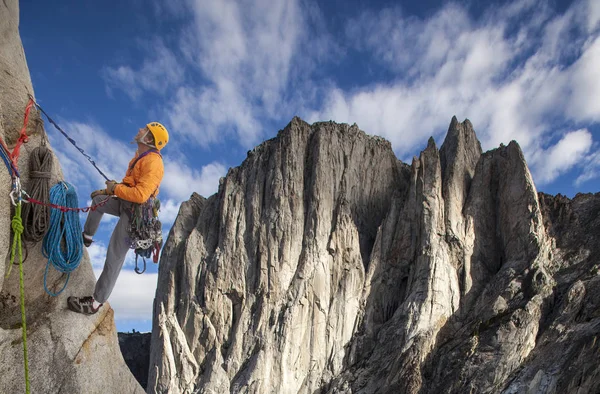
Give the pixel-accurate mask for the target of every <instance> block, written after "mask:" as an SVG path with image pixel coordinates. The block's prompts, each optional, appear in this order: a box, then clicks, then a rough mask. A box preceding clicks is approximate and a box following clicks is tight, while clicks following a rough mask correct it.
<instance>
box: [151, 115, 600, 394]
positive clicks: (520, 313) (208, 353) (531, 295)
mask: <svg viewBox="0 0 600 394" xmlns="http://www.w3.org/2000/svg"><path fill="white" fill-rule="evenodd" d="M599 206H600V195H581V196H578V197H577V198H575V199H574V200H572V201H571V200H569V199H567V198H564V197H562V196H557V197H552V196H547V195H543V194H540V195H539V196H538V193H537V191H536V188H535V185H534V184H533V181H532V178H531V174H530V173H529V170H528V168H527V164H526V162H525V159H524V157H523V154H522V152H521V149H520V148H519V146H518V144H517V143H515V142H511V143H510V144H509V145H508V146H504V145H501V146H500V147H499V148H497V149H494V150H492V151H489V152H485V153H482V151H481V147H480V144H479V141H478V140H477V138H476V135H475V132H474V130H473V126H472V125H471V123H470V122H469V121H468V120H466V121H464V122H462V123H460V122H458V121H457V120H456V118H454V119H452V121H451V124H450V127H449V130H448V134H447V136H446V139H445V141H444V143H443V145H442V147H441V148H440V149H439V150H438V148H437V146H436V144H435V141H434V140H433V139H430V141H429V143H428V146H427V147H426V149H425V150H424V151H423V152H421V154H420V156H419V157H415V158H414V159H413V162H412V164H411V165H410V166H409V165H406V164H404V163H401V162H400V161H398V160H397V159H396V158H395V156H394V154H393V152H392V150H391V147H390V145H389V143H387V142H386V141H384V140H382V139H380V138H378V137H370V136H367V135H366V134H364V133H363V132H362V131H360V130H358V128H357V127H356V126H348V125H344V124H335V123H331V122H327V123H315V124H313V125H308V124H306V123H304V122H303V121H301V120H300V119H298V118H294V119H293V120H292V122H291V123H290V124H289V125H288V126H287V127H286V128H285V129H284V130H282V131H280V133H279V134H278V135H277V137H276V138H274V139H272V140H269V141H266V142H265V143H263V144H261V145H260V146H258V147H256V148H255V149H254V150H252V151H250V152H249V153H248V157H247V159H246V160H245V161H244V162H243V163H242V165H241V166H240V167H237V168H232V169H230V171H229V173H228V174H227V176H226V177H225V178H223V179H222V180H221V184H220V187H219V191H218V193H217V194H215V195H213V196H211V197H210V198H208V199H204V198H202V197H200V196H197V195H194V196H193V197H192V199H191V200H190V201H188V202H186V203H184V204H183V206H182V208H181V210H180V213H179V216H178V219H177V220H176V222H175V226H174V228H173V229H172V231H171V234H170V236H169V239H168V241H167V243H166V248H165V253H164V254H163V257H162V260H161V265H160V268H159V270H160V271H159V284H158V289H157V294H156V299H155V311H154V328H153V330H154V331H153V340H152V350H151V357H150V375H149V384H148V392H149V393H192V392H200V393H224V392H232V393H465V392H467V393H468V392H478V393H479V392H481V393H501V392H506V393H523V392H530V393H563V392H596V391H598V382H599V381H600V377H598V376H597V373H596V372H595V371H597V370H598V363H599V362H598V357H597V352H598V345H597V344H596V336H597V335H598V334H599V332H598V331H599V330H600V319H599V316H600V309H599V305H598V302H597V301H596V300H597V299H598V297H597V294H596V293H597V292H598V291H600V288H598V284H599V283H600V280H599V278H598V272H599V271H600V269H599V267H600V261H599V258H598V256H599V255H600V254H599V253H600V250H599V247H598V239H599V237H598V236H599V235H600V224H599V220H600V219H598V218H599V217H600V212H599V211H600V208H599ZM557 343H558V344H559V345H557ZM561 355H564V356H565V357H561ZM577 390H579V391H577Z"/></svg>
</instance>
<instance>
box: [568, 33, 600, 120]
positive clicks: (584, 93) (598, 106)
mask: <svg viewBox="0 0 600 394" xmlns="http://www.w3.org/2000/svg"><path fill="white" fill-rule="evenodd" d="M570 87H571V96H570V100H568V113H569V114H570V115H571V117H572V118H573V119H576V120H584V121H591V122H598V121H600V100H598V97H599V92H600V37H597V38H596V39H595V40H593V41H592V42H591V44H590V45H589V47H588V48H586V50H585V52H584V53H583V55H582V56H581V57H580V58H579V60H577V62H576V63H575V64H574V65H573V66H572V67H571V73H570Z"/></svg>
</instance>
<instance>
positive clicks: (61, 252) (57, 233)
mask: <svg viewBox="0 0 600 394" xmlns="http://www.w3.org/2000/svg"><path fill="white" fill-rule="evenodd" d="M50 203H52V204H55V205H58V206H63V207H67V208H72V207H76V206H77V192H76V191H75V188H74V187H73V185H71V184H69V183H67V182H60V183H58V184H56V185H54V186H53V187H52V189H50ZM81 233H82V231H81V223H80V222H79V212H78V211H77V210H67V211H66V212H63V211H62V210H59V209H53V210H52V212H51V213H50V227H49V228H48V233H47V234H46V236H45V237H44V242H43V244H42V254H43V255H44V257H46V258H47V259H48V262H47V263H46V270H45V272H44V289H45V290H46V293H48V294H49V295H51V296H57V295H59V294H60V293H62V291H63V290H64V289H65V288H66V287H67V283H69V277H70V276H71V272H72V271H73V270H75V269H76V268H77V267H79V263H80V262H81V256H82V253H83V252H82V250H83V239H82V238H81ZM51 264H52V266H53V267H54V268H55V269H56V270H57V271H59V272H62V273H64V274H67V279H66V281H65V284H64V286H63V287H62V289H60V291H59V292H57V293H53V292H51V291H50V290H48V285H47V276H48V268H49V267H50V265H51Z"/></svg>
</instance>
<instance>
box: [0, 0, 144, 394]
mask: <svg viewBox="0 0 600 394" xmlns="http://www.w3.org/2000/svg"><path fill="white" fill-rule="evenodd" d="M18 28H19V5H18V2H17V1H16V0H5V1H4V2H2V3H0V37H1V38H0V54H1V55H0V136H1V137H2V138H3V140H4V141H6V143H7V144H8V146H9V149H12V148H13V147H14V144H15V142H16V140H17V138H18V135H19V132H20V130H21V127H22V126H23V114H24V111H25V106H26V104H27V101H28V94H31V95H34V94H33V93H34V92H33V88H32V85H31V78H30V75H29V70H28V67H27V62H26V60H25V54H24V51H23V47H22V44H21V38H20V36H19V29H18ZM41 128H43V124H42V123H41V122H40V119H39V116H38V115H37V112H35V111H32V113H31V116H30V122H29V126H28V128H27V133H28V135H29V136H30V138H29V142H28V143H27V144H24V145H23V146H22V148H21V153H20V156H19V162H18V164H19V172H20V174H21V180H22V183H23V185H24V186H25V187H27V185H28V182H29V155H30V153H31V151H32V150H33V149H34V148H36V147H37V146H39V145H40V142H41V138H42V135H43V133H42V132H41V130H42V129H41ZM1 166H2V168H1V169H0V198H1V199H2V202H1V203H0V258H1V260H0V261H2V264H0V355H1V357H0V358H1V360H2V362H0V393H23V392H25V377H24V366H23V348H22V339H21V315H20V301H19V269H18V267H16V266H15V267H14V268H13V270H12V272H11V275H10V276H9V277H8V278H5V274H6V272H7V269H8V267H9V264H10V263H9V255H8V254H9V250H10V249H9V244H10V239H11V236H10V234H11V228H10V223H11V218H12V215H13V210H12V206H11V202H10V199H9V197H8V196H9V192H10V189H11V183H12V182H11V178H10V175H9V173H8V171H7V170H6V168H5V166H4V163H2V164H1ZM50 175H51V176H50V184H51V185H54V184H55V183H56V182H58V181H60V180H62V179H63V175H62V172H61V169H60V166H59V163H58V160H57V159H56V157H54V171H53V172H52V174H50ZM26 250H27V251H26V256H27V258H26V261H25V263H24V287H25V302H26V316H27V343H28V351H29V357H28V358H29V371H30V373H29V375H30V382H31V392H32V393H61V392H62V393H67V392H69V393H123V392H127V393H140V392H143V390H142V388H141V387H140V385H139V384H138V383H137V382H136V380H135V378H134V377H133V375H132V374H131V372H130V371H129V369H128V368H127V366H126V365H125V363H124V361H123V357H122V355H121V352H120V350H119V344H118V341H117V331H116V328H115V324H114V319H113V310H112V309H111V308H110V305H108V304H107V305H105V306H104V307H103V308H102V309H101V310H100V311H99V312H98V313H97V314H96V315H93V316H89V317H88V316H84V315H80V314H76V313H73V312H71V311H69V310H67V308H66V299H67V297H68V296H70V295H78V296H79V295H86V294H90V293H91V291H93V288H94V283H95V279H94V274H93V272H92V267H91V265H90V262H89V258H88V256H87V253H84V261H82V263H81V265H80V267H79V268H78V269H77V270H76V271H74V272H73V273H72V274H71V278H70V279H69V285H68V287H67V289H66V290H65V291H64V292H63V293H62V294H61V295H60V296H58V297H50V296H49V295H47V294H46V292H45V291H44V284H43V283H44V282H43V278H44V269H45V266H46V261H47V260H46V259H45V258H44V257H43V256H42V254H41V242H40V243H37V244H33V245H32V244H28V245H26ZM64 281H65V277H64V276H63V275H62V274H60V273H58V272H56V271H54V270H52V269H51V270H50V272H49V274H48V284H49V287H50V288H51V289H52V290H53V291H58V290H60V288H61V287H62V285H63V283H64Z"/></svg>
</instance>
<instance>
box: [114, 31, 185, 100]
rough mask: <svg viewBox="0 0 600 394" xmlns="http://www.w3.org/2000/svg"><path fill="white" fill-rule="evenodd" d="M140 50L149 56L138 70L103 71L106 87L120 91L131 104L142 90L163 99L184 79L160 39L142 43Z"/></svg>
mask: <svg viewBox="0 0 600 394" xmlns="http://www.w3.org/2000/svg"><path fill="white" fill-rule="evenodd" d="M142 48H143V49H145V52H147V53H148V54H149V56H148V57H146V58H145V60H144V61H143V63H142V65H141V67H140V68H139V69H137V70H134V68H132V67H130V66H123V65H121V66H117V67H107V68H105V69H104V70H103V76H104V79H105V81H106V83H107V85H108V87H110V88H114V89H121V90H123V92H125V93H126V94H127V95H128V96H129V97H130V98H131V99H132V100H135V99H137V98H138V97H139V96H140V95H141V94H142V92H143V91H144V90H146V91H151V92H155V93H159V94H162V95H164V94H166V93H167V91H168V88H169V87H171V86H176V85H178V84H179V83H181V82H182V81H183V77H184V68H183V66H182V64H181V63H180V62H179V61H178V59H177V57H176V56H175V54H174V53H173V52H172V51H171V50H170V49H169V48H167V47H166V46H165V43H164V42H163V40H162V39H160V38H155V39H153V40H151V41H150V42H146V43H143V44H142Z"/></svg>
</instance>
